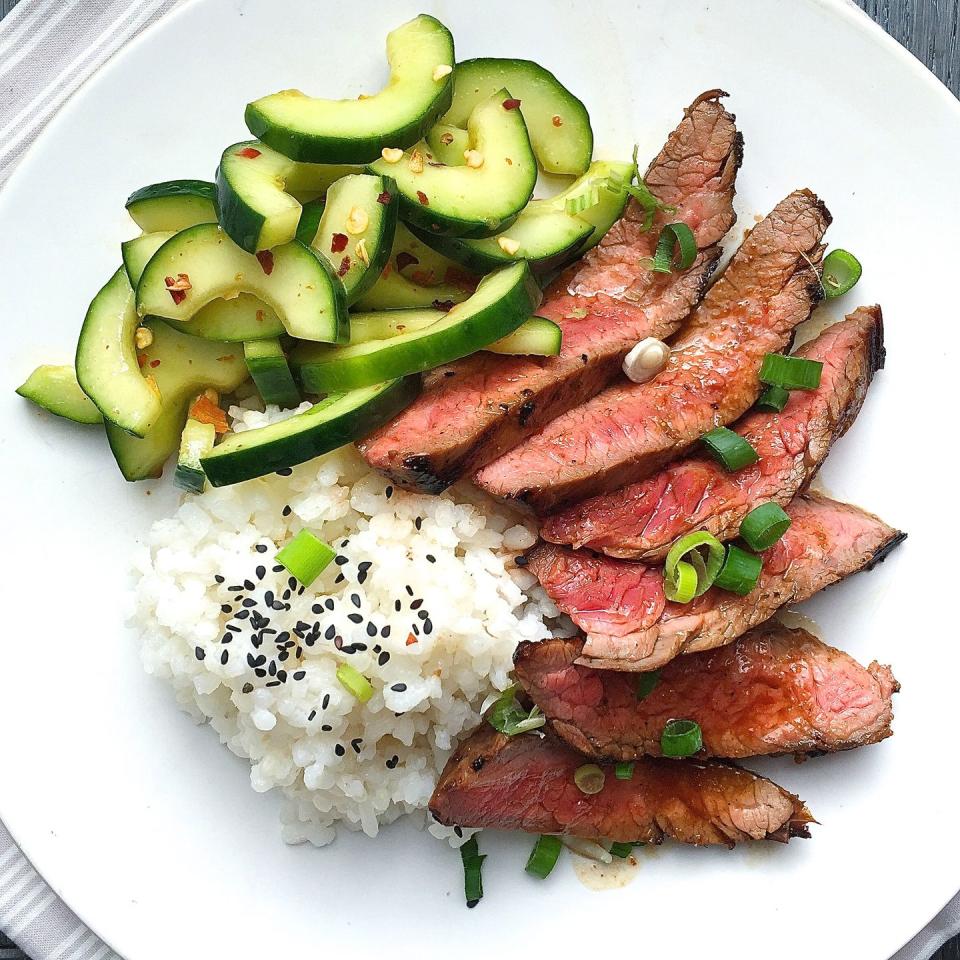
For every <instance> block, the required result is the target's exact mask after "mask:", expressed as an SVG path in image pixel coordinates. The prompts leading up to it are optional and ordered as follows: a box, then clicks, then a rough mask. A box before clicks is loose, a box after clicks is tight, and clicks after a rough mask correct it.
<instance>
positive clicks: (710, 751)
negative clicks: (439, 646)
mask: <svg viewBox="0 0 960 960" xmlns="http://www.w3.org/2000/svg"><path fill="white" fill-rule="evenodd" d="M582 649H583V640H582V639H571V640H545V641H542V642H541V643H530V642H525V643H522V644H520V647H519V648H518V650H517V653H516V656H515V658H514V660H515V663H516V675H517V679H518V680H519V681H520V683H521V684H522V685H523V688H524V690H526V692H527V694H528V695H529V696H530V698H531V699H532V700H533V702H534V703H535V704H536V705H537V706H538V707H540V709H541V710H542V711H543V712H544V713H545V714H546V715H547V717H548V718H549V720H550V721H551V724H552V726H553V729H554V730H555V731H556V732H557V733H558V734H559V735H560V737H561V738H562V739H563V740H565V741H566V742H567V743H568V744H570V746H572V747H573V748H574V749H576V750H579V751H580V752H581V753H586V754H590V755H591V756H594V757H599V758H602V759H607V760H633V759H634V758H635V757H638V756H644V755H646V756H660V735H661V734H662V733H663V728H664V726H665V725H666V724H667V722H668V721H669V720H672V719H674V718H675V717H685V718H686V719H688V720H695V721H696V722H697V723H698V724H699V725H700V730H701V732H702V734H703V753H702V754H700V756H708V757H710V756H712V757H731V758H741V757H755V756H761V755H764V754H776V753H798V754H800V753H811V752H814V751H817V752H819V751H835V750H849V749H851V748H853V747H860V746H864V745H865V744H868V743H877V742H878V741H879V740H883V739H885V738H886V737H889V736H890V735H891V730H890V722H891V720H892V719H893V705H892V703H891V701H892V698H893V694H894V693H896V692H897V690H899V689H900V685H899V684H898V683H897V681H896V680H895V679H894V676H893V674H892V673H891V671H890V668H889V667H884V666H880V665H879V664H878V663H876V662H874V663H871V664H870V666H869V667H862V666H861V665H860V664H859V663H857V661H856V660H854V659H853V657H850V656H848V655H847V654H846V653H843V652H842V651H840V650H836V649H834V648H833V647H829V646H827V645H826V644H825V643H823V642H822V641H820V640H818V639H817V638H816V637H814V636H812V635H811V634H809V633H807V631H806V630H791V629H789V628H787V627H785V626H784V625H783V624H781V623H780V622H779V621H776V620H770V621H768V622H767V623H765V624H763V625H762V626H760V627H757V628H756V629H754V630H751V631H750V632H749V633H746V634H744V635H743V636H742V637H740V638H739V639H737V640H736V641H735V642H734V643H731V644H729V645H727V646H725V647H720V648H719V649H716V650H707V651H704V652H703V653H694V654H691V655H690V656H687V657H677V658H676V660H672V661H671V662H670V663H668V664H666V666H664V667H663V669H662V670H661V671H660V679H659V683H658V684H657V686H656V687H655V688H654V689H653V691H652V692H651V693H649V694H647V695H646V696H645V697H643V698H638V696H637V678H636V677H635V676H632V675H631V674H628V673H619V672H615V671H612V670H594V669H592V668H590V667H582V666H579V665H578V664H577V662H576V661H577V659H578V658H579V656H580V653H581V650H582Z"/></svg>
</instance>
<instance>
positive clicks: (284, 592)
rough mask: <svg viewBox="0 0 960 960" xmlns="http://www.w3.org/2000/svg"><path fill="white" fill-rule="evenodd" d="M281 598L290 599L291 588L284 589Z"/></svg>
mask: <svg viewBox="0 0 960 960" xmlns="http://www.w3.org/2000/svg"><path fill="white" fill-rule="evenodd" d="M280 599H281V600H289V599H290V591H289V590H284V591H283V596H282V597H281V598H280Z"/></svg>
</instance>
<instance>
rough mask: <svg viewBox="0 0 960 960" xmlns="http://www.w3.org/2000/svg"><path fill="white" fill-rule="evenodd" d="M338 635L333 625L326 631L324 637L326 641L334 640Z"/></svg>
mask: <svg viewBox="0 0 960 960" xmlns="http://www.w3.org/2000/svg"><path fill="white" fill-rule="evenodd" d="M336 635H337V628H336V627H335V626H334V625H333V624H332V623H331V624H330V626H329V627H327V629H326V630H325V631H324V634H323V637H324V639H325V640H332V639H333V638H334V637H335V636H336Z"/></svg>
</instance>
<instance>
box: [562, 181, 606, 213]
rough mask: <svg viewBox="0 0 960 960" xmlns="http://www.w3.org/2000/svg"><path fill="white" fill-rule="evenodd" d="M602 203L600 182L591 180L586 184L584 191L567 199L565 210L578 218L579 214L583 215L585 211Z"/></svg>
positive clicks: (564, 205)
mask: <svg viewBox="0 0 960 960" xmlns="http://www.w3.org/2000/svg"><path fill="white" fill-rule="evenodd" d="M599 202H600V182H599V181H597V180H590V181H589V182H588V183H586V184H585V185H584V187H583V189H582V190H580V191H579V193H575V194H574V195H573V196H572V197H567V199H566V200H565V201H564V204H563V208H564V210H565V211H566V212H567V213H568V214H570V215H571V216H576V215H577V214H578V213H582V212H583V211H584V210H589V209H590V208H591V207H595V206H596V205H597V204H598V203H599Z"/></svg>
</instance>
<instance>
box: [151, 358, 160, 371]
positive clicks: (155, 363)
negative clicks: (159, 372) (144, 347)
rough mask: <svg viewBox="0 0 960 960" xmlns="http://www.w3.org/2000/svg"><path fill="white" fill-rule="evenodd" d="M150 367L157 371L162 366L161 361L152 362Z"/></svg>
mask: <svg viewBox="0 0 960 960" xmlns="http://www.w3.org/2000/svg"><path fill="white" fill-rule="evenodd" d="M150 366H151V367H153V368H154V369H156V368H157V367H159V366H160V361H159V360H151V361H150Z"/></svg>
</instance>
